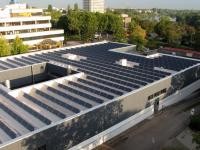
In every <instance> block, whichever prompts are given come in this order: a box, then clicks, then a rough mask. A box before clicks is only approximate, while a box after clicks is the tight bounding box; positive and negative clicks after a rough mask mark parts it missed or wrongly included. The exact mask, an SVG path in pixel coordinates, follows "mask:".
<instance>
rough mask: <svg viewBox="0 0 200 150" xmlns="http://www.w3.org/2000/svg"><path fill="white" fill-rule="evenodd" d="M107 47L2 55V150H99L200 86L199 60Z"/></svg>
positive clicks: (115, 45)
mask: <svg viewBox="0 0 200 150" xmlns="http://www.w3.org/2000/svg"><path fill="white" fill-rule="evenodd" d="M133 48H134V46H133V45H128V44H120V43H111V42H106V41H104V42H99V43H92V44H84V45H79V46H74V47H66V48H62V49H54V50H46V51H40V52H34V53H28V54H22V55H17V56H10V57H3V58H0V143H1V144H0V150H63V149H76V150H77V149H92V148H94V147H96V146H97V145H99V144H102V143H103V142H105V141H107V140H109V139H111V138H112V137H114V136H116V135H118V134H120V133H121V132H123V131H125V130H127V129H128V128H130V127H132V126H133V125H135V124H137V123H138V122H141V121H142V120H144V119H145V118H147V117H149V116H151V115H153V114H154V113H157V112H158V111H159V110H161V109H162V108H164V107H167V106H169V105H172V104H174V103H177V102H178V101H181V100H182V99H184V98H185V97H186V96H188V95H190V94H191V93H192V92H194V91H196V90H198V89H199V87H200V80H199V79H200V64H199V61H198V60H195V59H189V58H183V57H178V56H172V55H167V54H159V53H158V54H154V55H151V56H140V55H135V54H129V53H127V51H129V50H130V49H133Z"/></svg>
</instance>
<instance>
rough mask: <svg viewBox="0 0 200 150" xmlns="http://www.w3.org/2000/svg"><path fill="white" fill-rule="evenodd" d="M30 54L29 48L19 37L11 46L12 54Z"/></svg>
mask: <svg viewBox="0 0 200 150" xmlns="http://www.w3.org/2000/svg"><path fill="white" fill-rule="evenodd" d="M26 52H28V46H27V45H25V44H23V41H22V40H21V39H20V38H19V37H18V36H17V37H16V38H15V39H14V41H13V42H12V44H11V54H12V55H16V54H23V53H26Z"/></svg>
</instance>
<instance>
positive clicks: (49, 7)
mask: <svg viewBox="0 0 200 150" xmlns="http://www.w3.org/2000/svg"><path fill="white" fill-rule="evenodd" d="M47 11H48V12H51V11H53V7H52V5H51V4H49V5H48V8H47Z"/></svg>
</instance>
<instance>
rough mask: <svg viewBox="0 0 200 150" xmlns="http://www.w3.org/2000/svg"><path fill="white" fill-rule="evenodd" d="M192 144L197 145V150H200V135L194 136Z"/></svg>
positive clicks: (195, 134)
mask: <svg viewBox="0 0 200 150" xmlns="http://www.w3.org/2000/svg"><path fill="white" fill-rule="evenodd" d="M192 142H194V143H196V144H197V146H196V149H197V150H200V133H198V132H197V133H194V134H193V139H192Z"/></svg>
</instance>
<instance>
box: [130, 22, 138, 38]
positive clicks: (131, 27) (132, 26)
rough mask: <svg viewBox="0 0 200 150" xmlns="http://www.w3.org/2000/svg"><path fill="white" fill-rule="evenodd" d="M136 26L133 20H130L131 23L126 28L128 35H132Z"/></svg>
mask: <svg viewBox="0 0 200 150" xmlns="http://www.w3.org/2000/svg"><path fill="white" fill-rule="evenodd" d="M136 26H137V23H136V22H135V20H132V21H131V23H130V24H129V26H128V34H129V35H130V34H132V32H133V30H134V29H135V27H136Z"/></svg>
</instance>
